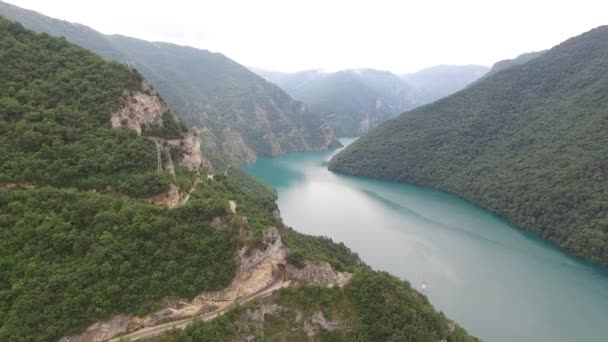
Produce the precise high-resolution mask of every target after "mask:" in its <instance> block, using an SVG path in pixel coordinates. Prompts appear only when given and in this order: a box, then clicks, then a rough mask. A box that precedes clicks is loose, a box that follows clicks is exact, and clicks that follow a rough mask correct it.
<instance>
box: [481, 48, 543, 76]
mask: <svg viewBox="0 0 608 342" xmlns="http://www.w3.org/2000/svg"><path fill="white" fill-rule="evenodd" d="M545 52H547V50H543V51H535V52H527V53H522V54H521V55H519V56H517V57H515V58H513V59H505V60H502V61H498V62H496V63H494V65H492V68H491V69H490V71H488V73H487V74H486V75H485V76H490V75H494V74H495V73H497V72H499V71H502V70H505V69H508V68H510V67H512V66H515V65H521V64H525V63H528V62H529V61H531V60H533V59H535V58H537V57H539V56H541V55H542V54H543V53H545Z"/></svg>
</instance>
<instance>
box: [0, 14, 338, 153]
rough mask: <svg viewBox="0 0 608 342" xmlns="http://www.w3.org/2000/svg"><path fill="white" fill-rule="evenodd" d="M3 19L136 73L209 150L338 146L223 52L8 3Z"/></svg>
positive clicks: (324, 129) (296, 106) (299, 108)
mask: <svg viewBox="0 0 608 342" xmlns="http://www.w3.org/2000/svg"><path fill="white" fill-rule="evenodd" d="M0 14H1V15H4V16H6V17H7V18H9V19H13V20H16V21H19V22H21V23H22V24H23V25H25V26H26V27H27V28H30V29H32V30H35V31H38V32H46V33H49V34H51V35H54V36H64V37H66V39H68V40H69V41H71V42H73V43H76V44H78V45H80V46H82V47H85V48H87V49H89V50H91V51H93V52H95V53H97V54H99V55H100V56H102V57H104V58H106V59H109V60H114V61H118V62H121V63H128V64H130V65H131V66H133V67H135V68H137V69H138V70H140V71H141V73H142V75H143V76H144V77H146V79H148V80H149V81H150V83H151V84H152V85H153V86H154V87H155V88H156V89H158V91H159V92H160V94H161V95H162V96H163V98H165V99H166V101H167V102H168V104H169V105H170V106H171V107H172V108H174V109H175V110H176V111H177V112H178V113H180V115H181V117H182V119H183V120H184V121H185V122H186V123H187V124H188V125H189V126H192V127H196V128H197V129H198V130H200V131H201V133H202V134H203V138H204V139H205V142H206V145H207V148H208V149H213V150H215V151H217V152H218V153H221V154H223V155H224V156H226V157H228V158H230V159H231V160H233V161H235V162H245V161H251V160H254V159H255V157H256V155H268V156H269V155H273V156H274V155H279V154H282V153H286V152H291V151H309V150H317V149H326V148H328V147H336V146H339V142H337V140H336V139H335V135H334V132H333V129H332V128H331V127H330V126H329V125H328V124H327V122H325V120H323V119H322V118H321V117H320V116H319V115H318V114H316V113H313V112H311V111H309V110H308V108H307V107H306V106H305V105H304V104H303V103H301V102H297V101H294V100H293V99H291V98H290V97H289V95H287V94H286V93H285V92H284V91H282V90H281V89H279V88H278V87H276V86H275V85H273V84H270V83H268V82H266V81H265V80H264V79H262V78H261V77H259V76H257V75H256V74H254V73H252V72H250V71H249V70H248V69H247V68H245V67H243V66H241V65H240V64H238V63H236V62H234V61H233V60H231V59H229V58H227V57H226V56H224V55H222V54H219V53H212V52H209V51H206V50H200V49H195V48H191V47H186V46H178V45H174V44H169V43H161V42H148V41H144V40H139V39H134V38H129V37H124V36H119V35H113V36H105V35H103V34H101V33H99V32H97V31H95V30H92V29H91V28H88V27H86V26H83V25H79V24H74V23H69V22H65V21H61V20H57V19H53V18H49V17H46V16H44V15H41V14H39V13H36V12H33V11H29V10H25V9H21V8H19V7H16V6H13V5H10V4H7V3H4V2H0Z"/></svg>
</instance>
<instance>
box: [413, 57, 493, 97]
mask: <svg viewBox="0 0 608 342" xmlns="http://www.w3.org/2000/svg"><path fill="white" fill-rule="evenodd" d="M487 72H488V67H485V66H481V65H437V66H433V67H430V68H425V69H422V70H420V71H418V72H415V73H413V74H404V75H401V77H402V78H403V79H404V80H405V81H406V82H407V83H408V84H409V85H410V86H411V87H412V88H413V89H414V92H415V94H416V95H415V99H416V103H417V104H420V105H422V104H426V103H431V102H433V101H436V100H439V99H440V98H442V97H446V96H448V95H451V94H453V93H455V92H457V91H459V90H461V89H463V88H465V87H466V86H468V85H469V84H471V83H473V82H474V81H476V80H477V79H479V78H480V77H482V76H483V75H485V74H486V73H487Z"/></svg>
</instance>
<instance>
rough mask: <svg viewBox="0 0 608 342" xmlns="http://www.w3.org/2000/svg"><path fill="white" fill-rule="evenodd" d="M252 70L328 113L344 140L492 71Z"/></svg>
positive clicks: (470, 68)
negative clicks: (283, 71)
mask: <svg viewBox="0 0 608 342" xmlns="http://www.w3.org/2000/svg"><path fill="white" fill-rule="evenodd" d="M252 70H253V71H254V72H256V73H258V74H259V75H261V76H262V77H264V78H265V79H266V80H268V81H269V82H272V83H276V84H277V85H279V86H280V87H281V88H282V89H284V90H285V91H286V92H287V93H289V94H290V95H291V96H292V97H294V98H296V99H298V100H301V101H303V102H305V103H307V104H309V105H310V107H311V109H312V110H313V111H315V112H319V113H324V114H325V115H326V119H327V121H329V122H330V123H331V125H332V126H333V127H334V130H335V131H336V134H337V135H338V136H357V135H361V134H362V133H365V132H367V131H368V130H369V129H370V128H373V127H376V126H378V125H379V124H381V123H383V122H385V121H387V120H389V119H391V118H393V117H395V116H396V115H398V114H399V113H401V112H403V111H405V110H409V109H412V108H414V107H417V106H419V105H422V104H426V103H429V102H432V101H434V100H436V99H438V98H441V97H443V96H446V95H449V94H451V93H453V92H455V91H457V90H460V89H462V88H463V87H465V86H466V85H468V84H469V83H471V82H473V81H475V80H476V79H477V78H479V77H481V76H482V75H483V74H484V73H485V72H486V71H487V68H486V67H482V66H475V65H467V66H437V67H433V68H428V69H424V70H421V71H419V72H417V73H415V74H410V75H401V76H397V75H395V74H393V73H391V72H388V71H380V70H373V69H351V70H342V71H338V72H333V73H327V72H324V71H322V70H308V71H301V72H296V73H280V72H274V71H267V70H260V69H255V68H252Z"/></svg>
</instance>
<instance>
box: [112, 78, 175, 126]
mask: <svg viewBox="0 0 608 342" xmlns="http://www.w3.org/2000/svg"><path fill="white" fill-rule="evenodd" d="M122 97H123V98H122V107H121V108H120V109H118V110H117V111H115V112H114V113H112V114H111V116H110V122H111V123H112V127H121V126H126V127H128V128H130V129H132V130H135V131H137V133H139V134H141V130H142V127H144V126H152V125H155V124H158V123H159V122H161V119H162V115H163V113H165V112H167V111H169V107H168V106H167V104H166V103H165V102H164V101H163V100H162V99H161V98H160V96H159V95H158V93H157V92H156V90H154V89H153V88H152V87H151V86H150V85H149V84H148V82H146V81H144V80H142V81H141V84H140V87H139V89H138V90H129V89H126V90H124V91H123V94H122Z"/></svg>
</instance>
